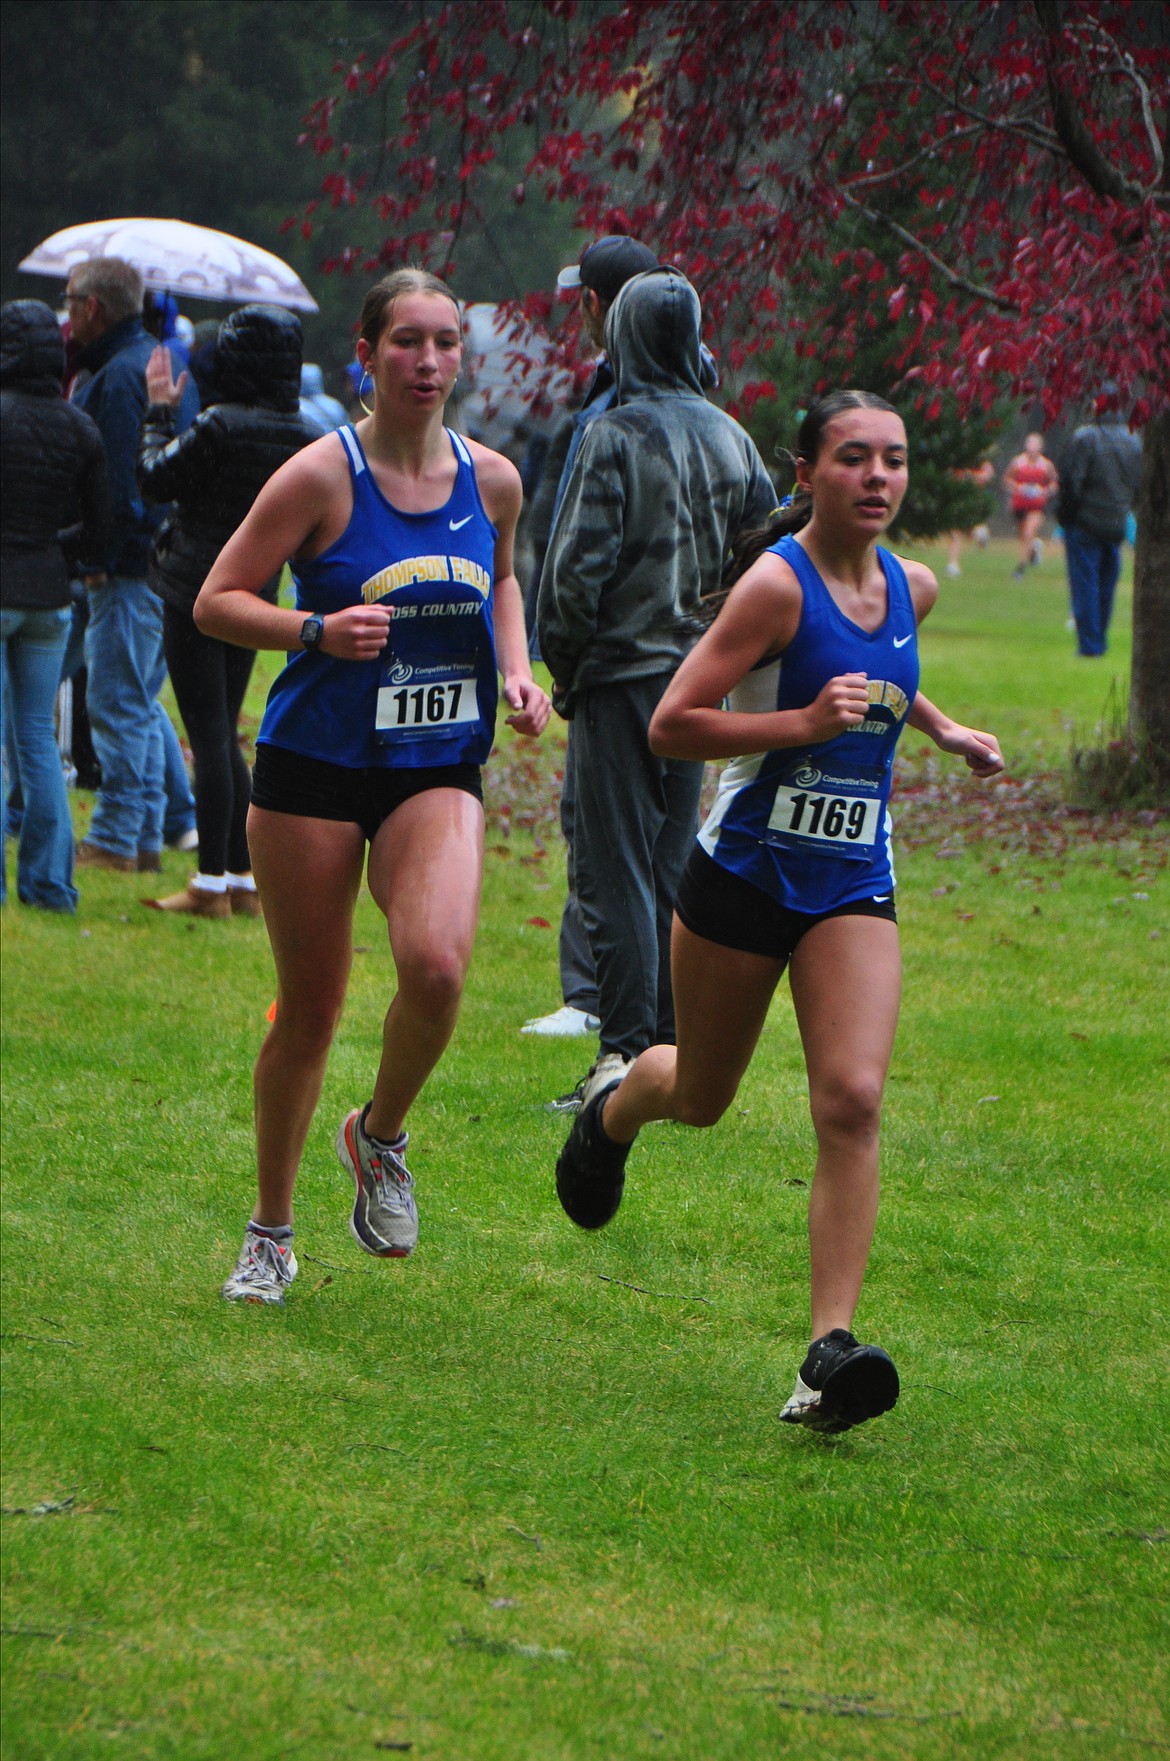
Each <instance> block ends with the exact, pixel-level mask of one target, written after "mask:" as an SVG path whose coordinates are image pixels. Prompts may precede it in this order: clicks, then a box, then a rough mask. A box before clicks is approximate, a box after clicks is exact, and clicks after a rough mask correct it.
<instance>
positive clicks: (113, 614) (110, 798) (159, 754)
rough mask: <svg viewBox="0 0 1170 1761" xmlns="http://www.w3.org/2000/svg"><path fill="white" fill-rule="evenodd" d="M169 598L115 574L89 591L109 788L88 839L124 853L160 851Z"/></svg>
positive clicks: (99, 743)
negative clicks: (164, 607)
mask: <svg viewBox="0 0 1170 1761" xmlns="http://www.w3.org/2000/svg"><path fill="white" fill-rule="evenodd" d="M162 624H163V611H162V600H161V599H159V597H158V595H157V594H155V593H152V592H151V590H150V588H149V587H148V586H147V584H146V582H145V581H137V580H132V579H129V578H128V577H126V576H114V577H113V578H111V579H110V580H109V581H108V582H107V583H106V584H105V586H103V587H91V588H90V592H89V626H88V628H87V629H86V632H85V661H86V666H87V667H88V669H89V684H88V689H87V693H86V695H87V700H88V705H89V721H90V727H91V729H92V730H93V744H94V750H95V752H96V753H97V756H98V763H99V764H100V765H101V767H102V786H101V789H100V790H99V792H98V795H97V799H96V800H95V802H94V809H93V819H92V821H91V822H90V828H89V831H88V833H87V834H86V842H87V843H90V844H95V845H97V846H98V847H99V848H100V849H102V850H110V851H113V853H114V854H115V855H116V856H137V854H138V852H139V850H159V849H161V847H162V841H163V816H164V813H165V811H166V780H165V779H166V747H165V743H164V737H163V731H162V723H163V721H164V720H165V719H166V717H165V712H164V711H163V709H162V707H161V705H160V704H159V701H158V694H159V692H160V691H161V690H162V686H163V680H164V679H165V677H166V665H165V663H164V661H163V645H162Z"/></svg>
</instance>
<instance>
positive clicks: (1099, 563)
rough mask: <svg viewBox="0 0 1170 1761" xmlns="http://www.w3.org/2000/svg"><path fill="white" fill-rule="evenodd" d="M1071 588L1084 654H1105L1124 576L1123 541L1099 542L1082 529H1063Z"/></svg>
mask: <svg viewBox="0 0 1170 1761" xmlns="http://www.w3.org/2000/svg"><path fill="white" fill-rule="evenodd" d="M1064 554H1065V560H1066V561H1067V563H1068V586H1069V594H1070V596H1071V598H1072V610H1073V617H1074V618H1075V619H1076V625H1077V647H1078V649H1079V650H1080V652H1081V653H1082V654H1104V652H1105V649H1106V646H1107V638H1108V635H1109V619H1110V617H1111V616H1112V614H1113V594H1114V591H1115V589H1116V587H1117V577H1118V575H1119V574H1120V573H1121V541H1120V539H1119V540H1117V542H1114V541H1113V540H1112V539H1109V538H1096V537H1094V536H1093V534H1092V533H1091V532H1085V531H1083V530H1082V529H1081V527H1079V526H1066V527H1065V529H1064Z"/></svg>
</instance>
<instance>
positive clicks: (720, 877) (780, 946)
mask: <svg viewBox="0 0 1170 1761" xmlns="http://www.w3.org/2000/svg"><path fill="white" fill-rule="evenodd" d="M674 908H675V910H676V911H677V912H678V915H679V920H680V922H682V923H684V924H685V925H686V927H687V928H688V929H689V930H690V932H691V934H692V935H696V936H702V937H703V940H704V941H707V942H717V943H718V944H719V946H720V947H722V948H736V949H738V950H739V952H740V953H742V954H762V955H763V956H764V958H765V959H768V960H783V961H785V962H787V961H788V960H789V959H791V957H792V951H793V949H794V948H795V947H796V944H797V943H798V942H799V941H800V939H801V937H802V936H805V935H807V934H808V932H809V930H810V929H812V928H813V926H814V924H818V923H824V922H825V921H826V920H827V919H828V918H830V917H883V918H885V919H886V921H887V922H888V923H897V921H898V914H897V912H896V911H895V909H894V899H893V895H892V894H891V895H890V897H889V898H888V899H854V900H853V901H852V902H851V903H850V904H848V905H837V906H835V907H834V909H833V910H832V911H790V910H789V909H788V907H787V906H786V905H780V904H778V903H777V901H776V900H775V899H773V898H772V896H771V894H770V893H765V892H764V890H763V888H762V887H756V886H753V885H752V883H751V881H746V880H744V879H743V877H742V876H741V875H738V874H732V872H731V870H730V869H728V868H724V867H723V865H722V864H721V863H719V862H715V861H713V860H712V858H711V857H710V856H708V854H707V852H706V851H705V850H704V849H703V846H702V845H701V844H696V845H695V847H694V849H693V850H692V851H691V854H690V857H689V859H688V861H687V865H686V867H685V869H684V870H683V877H682V880H681V881H680V882H679V888H678V897H677V899H676V900H675V904H674Z"/></svg>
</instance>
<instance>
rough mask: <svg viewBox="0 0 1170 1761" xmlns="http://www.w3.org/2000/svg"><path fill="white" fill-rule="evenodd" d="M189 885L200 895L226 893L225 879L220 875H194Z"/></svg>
mask: <svg viewBox="0 0 1170 1761" xmlns="http://www.w3.org/2000/svg"><path fill="white" fill-rule="evenodd" d="M191 885H192V886H193V887H194V888H195V889H196V891H197V892H200V893H226V892H227V879H226V877H225V876H224V875H222V874H196V875H193V876H192V879H191Z"/></svg>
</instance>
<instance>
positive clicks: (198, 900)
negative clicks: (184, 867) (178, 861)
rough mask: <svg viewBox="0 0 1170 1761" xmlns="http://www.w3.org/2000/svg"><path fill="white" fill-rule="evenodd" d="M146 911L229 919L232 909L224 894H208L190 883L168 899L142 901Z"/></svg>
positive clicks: (203, 888)
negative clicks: (183, 912)
mask: <svg viewBox="0 0 1170 1761" xmlns="http://www.w3.org/2000/svg"><path fill="white" fill-rule="evenodd" d="M142 903H143V904H144V905H145V906H146V908H147V910H148V911H185V912H186V913H187V915H188V916H189V917H230V916H231V914H232V908H231V905H230V903H229V901H228V896H227V894H226V893H209V892H208V891H207V889H206V888H205V887H197V886H195V885H193V883H192V882H191V881H188V882H187V885H186V886H185V887H184V888H183V891H182V892H181V893H172V894H171V895H170V897H169V898H168V899H143V901H142Z"/></svg>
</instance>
